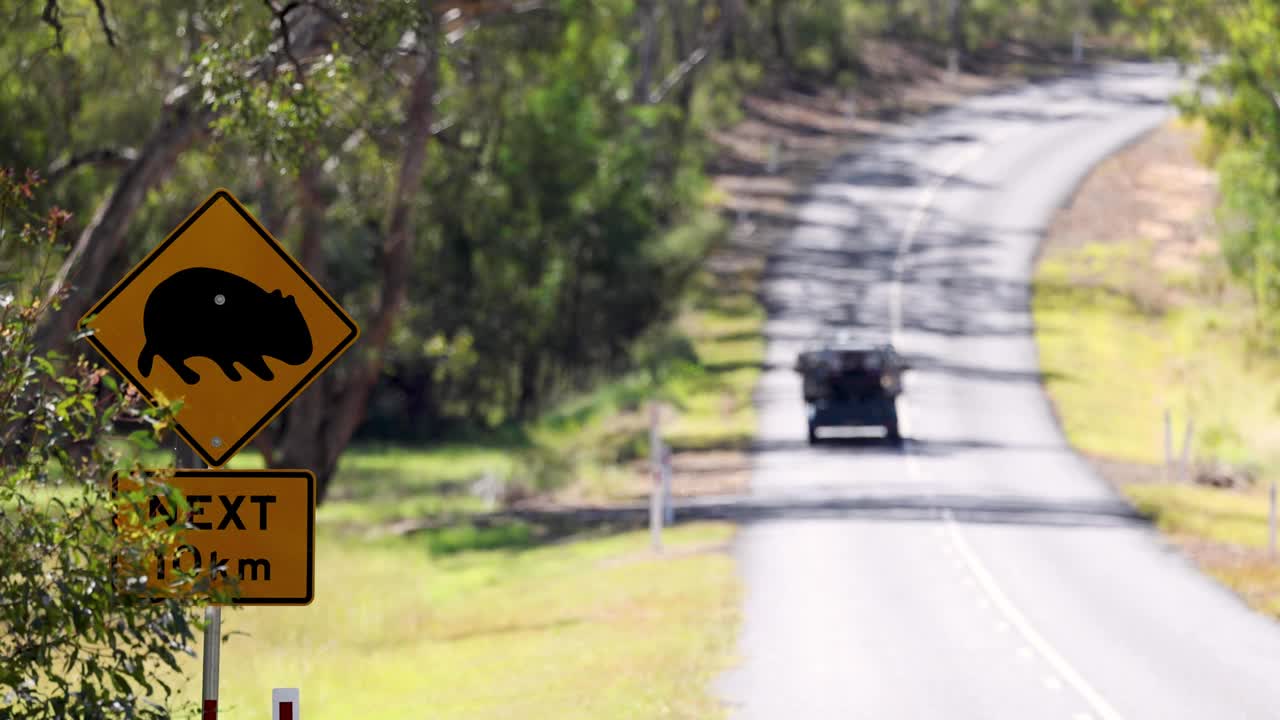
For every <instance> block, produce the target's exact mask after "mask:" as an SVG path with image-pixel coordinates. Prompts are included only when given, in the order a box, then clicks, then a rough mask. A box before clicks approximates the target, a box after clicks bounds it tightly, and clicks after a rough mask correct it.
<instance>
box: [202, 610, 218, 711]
mask: <svg viewBox="0 0 1280 720" xmlns="http://www.w3.org/2000/svg"><path fill="white" fill-rule="evenodd" d="M204 622H205V625H204V676H203V677H202V678H201V682H200V698H201V703H200V706H201V708H200V709H201V720H218V669H219V665H220V661H221V659H222V608H221V607H220V606H218V605H209V606H208V607H206V608H205V609H204Z"/></svg>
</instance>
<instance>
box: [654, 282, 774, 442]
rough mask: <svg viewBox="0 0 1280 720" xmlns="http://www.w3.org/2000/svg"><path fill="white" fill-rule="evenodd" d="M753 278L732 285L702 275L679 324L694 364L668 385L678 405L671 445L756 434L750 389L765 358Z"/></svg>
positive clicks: (761, 311) (668, 436)
mask: <svg viewBox="0 0 1280 720" xmlns="http://www.w3.org/2000/svg"><path fill="white" fill-rule="evenodd" d="M757 282H758V275H757V274H756V272H754V271H746V272H744V273H743V276H742V277H740V278H738V282H737V283H736V284H734V285H730V284H729V283H728V282H726V281H725V280H724V279H719V278H715V277H713V276H711V275H710V274H709V273H708V274H706V275H704V276H703V277H702V278H701V279H700V286H699V287H700V293H699V295H698V296H697V298H696V300H695V302H694V303H693V305H692V307H691V308H690V310H689V311H688V312H686V313H685V315H684V316H683V317H682V318H681V323H680V327H681V329H682V330H683V331H684V332H685V333H686V334H687V335H688V337H689V338H690V339H691V341H692V343H693V347H694V351H695V353H696V354H697V357H698V364H697V366H696V367H694V368H690V369H689V371H688V372H686V373H684V374H680V375H677V376H675V377H673V378H672V379H671V380H670V381H669V382H668V384H667V388H666V389H667V391H668V393H669V394H670V395H671V397H673V399H674V400H675V402H676V404H677V406H678V407H679V408H680V410H681V413H680V416H679V417H678V418H677V419H676V421H675V422H674V423H673V424H672V426H671V427H670V428H669V429H668V430H667V433H666V439H667V442H668V443H669V444H671V446H672V447H673V448H676V449H713V448H714V449H720V448H743V447H745V446H746V445H747V444H748V443H750V442H751V439H752V438H753V437H754V436H755V431H756V414H755V405H754V403H752V398H751V394H752V392H753V391H754V389H755V385H756V381H757V380H758V379H759V377H760V372H761V368H762V365H763V363H764V334H763V327H764V320H765V312H764V308H763V307H762V306H761V305H760V303H759V301H758V300H757V298H756V296H755V291H756V284H757Z"/></svg>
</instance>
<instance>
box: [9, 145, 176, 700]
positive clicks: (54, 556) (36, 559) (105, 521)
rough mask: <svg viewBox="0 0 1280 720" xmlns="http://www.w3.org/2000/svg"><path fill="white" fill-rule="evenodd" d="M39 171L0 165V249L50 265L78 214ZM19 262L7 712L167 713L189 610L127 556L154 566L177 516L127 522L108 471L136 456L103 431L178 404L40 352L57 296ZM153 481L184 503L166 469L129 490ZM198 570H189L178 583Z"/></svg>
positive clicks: (166, 415) (154, 426) (12, 297)
mask: <svg viewBox="0 0 1280 720" xmlns="http://www.w3.org/2000/svg"><path fill="white" fill-rule="evenodd" d="M40 184H41V181H40V179H39V177H38V176H37V175H35V174H34V173H30V172H28V173H26V174H25V175H23V176H19V175H17V174H15V173H13V172H12V171H11V170H0V249H2V250H3V251H4V252H3V254H2V255H0V257H4V258H14V257H18V258H22V259H23V261H24V262H33V263H35V266H36V267H42V268H47V267H48V266H47V265H46V264H45V263H43V259H45V258H46V257H47V256H48V255H49V253H50V251H51V250H52V249H53V248H54V247H55V246H56V243H57V233H58V229H59V228H60V227H62V226H63V225H64V224H65V223H66V222H67V221H68V220H69V219H70V218H69V216H68V214H67V213H66V212H64V211H62V210H60V209H58V208H56V207H53V208H51V209H49V210H48V211H47V212H46V213H44V214H36V213H35V212H33V211H32V210H31V204H32V202H33V201H34V199H35V191H36V189H37V188H39V186H40ZM14 270H15V268H14V267H12V266H9V267H6V268H5V277H4V279H3V280H0V338H2V341H0V715H3V716H4V717H15V718H63V717H72V716H74V717H83V718H115V717H142V718H149V717H154V718H160V717H168V714H169V709H168V708H167V707H166V705H167V704H168V701H169V700H170V697H169V695H170V687H169V686H168V685H166V684H165V683H164V682H163V681H162V680H160V679H159V677H158V671H159V669H160V665H161V664H163V665H167V666H169V667H170V668H176V667H178V665H177V662H178V660H177V656H178V655H180V654H183V653H188V654H189V653H190V643H191V641H192V639H193V632H192V623H193V620H194V617H193V614H192V612H193V611H192V610H191V609H190V608H189V607H188V606H187V605H186V604H184V603H179V602H177V601H175V600H172V599H169V600H165V599H163V598H156V602H151V600H149V599H148V598H147V597H146V593H144V592H142V591H141V590H142V588H141V587H140V585H141V583H140V582H139V580H140V578H139V577H138V576H137V575H135V574H132V573H130V572H127V569H128V568H136V567H145V565H146V560H147V559H149V558H151V557H152V555H153V553H155V552H158V551H162V550H164V549H166V548H168V547H169V546H170V545H171V544H172V542H173V540H174V538H173V533H174V532H176V531H177V529H176V528H175V529H174V530H170V529H168V527H167V526H165V525H164V524H163V523H162V522H161V523H159V524H155V523H153V524H150V525H138V526H137V527H136V528H135V532H134V533H132V535H131V536H130V537H128V538H127V539H124V538H123V537H122V536H118V535H117V533H116V531H115V528H114V527H113V525H112V514H111V509H112V507H113V503H114V502H116V501H115V500H113V498H112V495H111V488H110V484H109V483H108V482H107V478H109V477H110V476H111V474H112V472H113V471H114V470H127V469H128V468H125V467H123V466H122V465H121V463H120V461H119V456H118V454H117V453H116V452H114V451H113V450H112V449H111V448H110V447H108V446H107V445H106V444H104V443H103V442H102V440H103V439H104V438H105V437H107V436H108V435H109V434H111V433H112V432H113V430H114V429H115V428H116V427H117V424H118V423H119V422H121V421H129V422H131V423H133V424H138V423H140V422H144V421H145V422H149V423H150V424H151V429H146V430H139V431H138V432H139V433H140V436H141V438H148V439H149V438H150V437H151V436H152V435H153V434H159V433H162V432H163V431H164V430H165V428H166V427H167V426H168V424H169V423H171V421H172V415H171V412H168V411H144V410H142V409H141V408H140V407H139V398H138V397H137V395H136V393H135V392H134V391H133V389H132V388H128V389H125V388H121V387H119V386H118V385H117V383H116V381H115V380H114V379H113V378H112V377H111V376H110V375H108V374H107V373H106V372H105V371H104V370H100V369H97V368H96V367H94V366H93V365H90V364H89V363H88V362H87V361H86V360H85V359H83V358H70V357H65V356H62V355H58V354H56V353H41V352H39V351H38V350H37V348H36V345H35V343H34V340H33V331H34V328H35V326H36V324H37V323H38V322H39V319H40V315H41V314H42V313H45V312H49V311H54V312H56V311H57V309H58V302H59V300H60V299H59V298H57V297H55V298H53V302H52V303H48V302H46V301H45V300H44V293H43V290H44V282H43V281H45V280H47V277H45V276H44V275H42V274H40V273H36V274H30V273H15V272H14ZM153 495H154V496H161V497H164V498H166V501H167V502H169V503H172V504H173V506H176V507H182V506H183V505H184V503H183V499H182V498H181V496H179V495H176V494H175V493H173V492H172V491H171V490H169V489H168V487H167V486H165V485H162V484H159V483H158V482H149V483H144V484H143V485H142V486H141V488H140V490H139V491H137V492H134V493H125V494H123V495H122V496H121V497H120V500H121V501H124V502H128V503H142V502H145V499H146V498H148V497H149V496H153ZM113 560H118V561H119V563H120V565H119V567H118V568H115V567H113ZM170 577H172V574H171V576H170ZM197 582H198V579H197V578H195V577H194V575H192V574H179V577H178V578H176V579H175V580H174V581H173V583H172V584H171V585H170V587H169V589H170V590H172V591H174V592H177V593H184V592H187V591H189V590H193V589H195V587H196V583H197ZM126 591H128V592H126Z"/></svg>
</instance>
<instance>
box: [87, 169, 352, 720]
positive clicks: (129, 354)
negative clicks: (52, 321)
mask: <svg viewBox="0 0 1280 720" xmlns="http://www.w3.org/2000/svg"><path fill="white" fill-rule="evenodd" d="M80 327H81V329H82V330H84V331H85V337H87V339H88V340H89V342H90V344H92V345H93V347H94V349H95V350H97V351H98V352H99V353H100V354H101V355H102V357H103V358H104V359H105V360H106V361H107V363H108V364H109V365H111V367H112V368H114V369H115V370H116V372H118V373H119V374H120V375H121V376H123V377H124V378H125V380H127V381H128V382H129V383H131V384H132V385H133V387H135V388H137V390H138V392H139V393H140V394H141V395H142V396H143V397H144V398H146V400H147V401H148V402H150V403H151V404H153V405H160V404H163V403H164V401H177V400H180V401H182V406H181V411H180V412H178V413H177V415H176V417H175V419H174V423H175V428H176V430H177V433H178V435H179V436H181V437H182V439H183V440H184V441H186V444H187V445H188V446H189V447H190V449H191V450H193V451H194V452H195V454H196V455H198V456H199V458H200V459H201V460H203V461H204V463H207V465H209V466H211V467H212V468H214V469H195V468H193V467H192V465H195V464H197V463H195V462H193V461H191V460H189V459H188V457H189V456H188V455H187V453H185V452H183V449H182V448H179V449H178V450H179V452H178V457H177V463H176V464H177V467H178V470H177V471H176V472H175V474H174V477H173V480H172V481H171V482H172V484H173V485H174V486H175V487H176V489H178V490H180V491H181V492H182V493H183V494H184V497H185V500H186V505H187V507H188V509H187V512H186V514H185V516H183V517H179V515H180V513H178V512H177V511H176V508H172V507H169V505H168V504H167V502H166V500H165V498H163V497H162V496H160V495H156V496H153V497H151V498H150V499H149V502H148V504H147V506H146V507H145V508H139V507H134V508H132V509H131V510H128V511H124V510H123V509H121V508H118V509H117V510H118V511H117V515H116V526H117V528H118V529H126V528H127V526H128V523H131V522H145V521H144V520H143V518H144V517H146V518H148V519H149V520H154V519H156V518H158V517H163V518H164V520H163V521H164V522H166V523H167V524H168V525H169V526H170V527H175V526H177V525H178V524H179V523H181V524H182V527H181V529H180V530H179V531H178V533H177V542H176V543H175V545H174V546H173V547H172V548H171V549H170V550H169V551H168V552H167V553H166V552H161V553H157V554H156V557H154V559H153V561H152V562H150V565H149V567H145V568H138V569H137V570H138V571H139V572H143V573H144V574H145V576H146V577H147V578H148V582H147V587H148V589H149V590H152V591H155V590H160V591H162V592H163V591H165V590H166V588H167V587H168V586H167V585H166V583H165V579H166V576H167V575H172V574H174V573H175V572H177V571H184V572H190V571H196V573H197V575H202V576H203V575H207V578H203V577H202V579H207V580H208V587H209V588H210V590H211V591H217V590H220V589H226V585H224V584H222V582H223V581H231V580H232V579H234V586H235V587H234V590H235V592H234V594H233V595H231V599H230V600H229V601H228V602H229V603H230V604H236V605H306V604H309V603H310V602H311V601H312V598H313V597H314V590H313V589H314V577H313V576H314V568H315V554H314V548H315V499H316V496H315V491H316V481H315V476H314V475H312V474H311V472H309V471H307V470H256V471H231V470H221V469H218V468H221V467H222V466H224V465H225V464H226V463H227V462H228V461H230V460H231V458H232V457H233V456H234V455H235V454H236V453H237V452H239V451H240V450H241V449H242V448H243V447H244V446H245V445H247V444H248V443H249V442H250V441H252V440H253V438H254V437H255V436H256V435H257V434H258V433H259V432H261V431H262V429H263V428H264V427H266V425H267V424H268V423H270V422H271V420H272V419H274V418H275V417H276V416H277V415H279V414H280V413H281V412H283V411H284V409H285V408H286V407H287V406H288V405H289V403H291V402H293V400H294V399H295V398H296V397H297V396H298V395H299V394H300V393H301V392H302V391H303V390H305V389H306V388H307V386H308V385H310V384H311V383H312V382H313V381H315V379H316V378H317V377H318V376H319V375H320V374H321V373H322V372H324V371H325V370H326V369H327V368H328V367H329V366H330V365H332V364H333V363H334V362H335V361H336V360H337V359H338V356H340V355H341V354H342V353H344V352H346V350H347V349H348V348H350V347H351V345H352V344H354V343H355V341H356V339H357V338H358V337H359V336H360V328H359V327H358V326H357V325H356V323H355V321H354V320H352V319H351V317H350V316H349V315H347V313H346V312H345V311H344V310H343V309H342V308H341V307H340V306H339V305H338V304H337V302H335V301H334V299H333V298H332V297H330V296H329V294H328V293H327V292H325V291H324V289H323V288H321V287H320V285H319V284H318V283H316V281H315V279H314V278H312V277H311V276H310V275H309V274H308V273H307V271H306V270H304V269H303V268H302V266H301V265H300V264H299V263H298V262H297V261H296V260H294V259H293V257H291V256H290V255H289V253H288V252H286V251H285V249H284V247H283V246H281V245H280V243H279V242H277V241H276V239H275V238H273V237H272V236H271V234H270V233H268V232H267V231H266V229H265V228H263V227H262V225H261V224H260V223H259V222H258V221H257V219H256V218H254V217H253V215H252V214H251V213H250V212H249V211H248V209H246V208H245V206H244V205H242V204H241V203H240V201H239V200H237V199H236V198H235V197H234V196H233V195H232V194H231V193H230V192H229V191H227V190H221V189H219V190H217V191H215V192H214V193H213V194H212V195H210V196H209V198H208V199H207V200H205V202H204V203H203V204H201V205H200V206H199V207H198V208H197V209H196V210H195V211H194V212H192V213H191V215H189V216H188V217H187V219H186V220H184V221H183V222H182V224H181V225H179V226H178V227H177V228H176V229H174V230H173V231H172V232H171V233H169V235H168V237H166V238H165V240H164V241H163V242H162V243H160V245H158V246H157V247H156V248H155V249H153V250H152V251H151V252H150V253H148V254H147V256H146V257H145V258H143V260H142V261H141V262H140V263H138V265H137V266H135V267H134V268H133V269H132V270H130V271H129V272H128V274H126V275H125V276H124V278H123V279H122V280H120V282H118V283H116V285H115V287H113V288H112V289H111V290H110V291H109V292H108V293H107V294H106V296H104V297H103V298H102V299H100V300H99V301H98V302H97V303H96V304H95V305H94V306H93V307H92V308H90V310H89V312H88V313H86V314H85V316H84V317H83V318H81V319H80ZM138 487H139V483H138V478H136V477H134V476H132V475H128V474H126V475H121V474H117V475H116V476H115V477H113V478H112V488H113V492H117V493H118V492H119V491H121V490H122V489H137V488H138ZM135 575H136V573H135ZM223 596H224V597H225V594H223ZM220 602H222V601H221V600H220V599H218V598H215V597H211V598H210V604H209V606H208V607H206V608H205V631H204V668H203V670H204V672H203V677H202V683H201V714H202V717H203V719H204V720H216V718H217V716H218V671H219V661H220V659H221V658H220V656H221V641H222V609H221V607H220V604H219V603H220ZM293 699H294V700H293V703H292V704H291V703H282V704H281V705H280V707H281V708H283V707H288V708H290V710H289V715H288V717H284V716H278V717H277V719H276V720H297V718H298V713H297V691H296V690H295V691H294V694H293ZM278 711H279V708H277V714H278Z"/></svg>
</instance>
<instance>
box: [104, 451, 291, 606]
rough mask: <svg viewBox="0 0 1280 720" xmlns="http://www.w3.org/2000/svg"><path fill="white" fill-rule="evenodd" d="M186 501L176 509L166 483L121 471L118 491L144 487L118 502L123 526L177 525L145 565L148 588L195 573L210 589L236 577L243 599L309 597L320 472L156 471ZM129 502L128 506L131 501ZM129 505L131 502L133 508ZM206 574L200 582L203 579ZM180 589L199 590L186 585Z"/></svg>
mask: <svg viewBox="0 0 1280 720" xmlns="http://www.w3.org/2000/svg"><path fill="white" fill-rule="evenodd" d="M151 479H152V480H156V481H158V482H162V483H163V484H164V485H165V486H168V487H170V488H172V489H173V490H174V491H175V494H176V495H180V496H181V498H182V499H183V500H184V501H185V503H184V504H185V506H186V507H185V509H182V510H181V511H180V510H179V509H177V508H174V507H173V506H172V505H171V503H170V501H169V498H170V497H175V496H174V495H169V496H166V495H164V494H163V492H164V490H163V489H157V488H156V487H154V486H151V487H144V485H143V483H142V482H141V479H140V478H137V477H134V476H117V477H116V479H115V489H116V492H117V495H120V494H122V493H136V492H139V491H145V494H144V495H142V496H141V497H137V496H134V497H133V499H132V503H136V504H133V505H130V504H129V503H121V506H120V507H118V508H117V513H116V525H117V527H118V528H120V529H122V530H129V529H139V528H142V527H145V526H148V525H155V524H159V525H161V526H166V525H167V526H168V527H170V528H175V529H177V538H176V540H175V541H174V542H173V543H172V544H171V545H170V546H168V547H166V548H165V549H163V550H159V551H156V552H155V553H154V557H153V558H152V561H151V563H150V565H149V567H146V568H138V569H137V574H140V575H145V577H146V579H147V591H148V593H150V594H160V595H164V594H166V593H170V592H173V590H172V588H173V587H174V586H173V581H174V580H177V579H178V578H179V575H180V574H187V575H195V576H196V577H195V580H196V583H195V584H194V588H200V589H201V590H200V592H205V593H208V594H209V597H210V598H211V599H213V600H215V601H217V600H218V598H217V597H216V591H218V590H220V589H225V585H226V583H228V582H230V583H233V584H234V599H233V600H230V602H234V603H235V604H245V605H265V604H275V605H290V604H306V603H308V602H310V601H311V598H312V596H313V584H314V583H313V577H312V572H313V567H314V540H313V538H314V527H315V477H314V476H313V475H312V474H311V473H310V472H307V471H304V470H274V471H273V470H178V471H177V472H175V473H174V475H173V477H172V478H169V477H158V476H154V477H151ZM126 506H127V507H126ZM130 508H131V509H130ZM201 581H203V582H201ZM182 592H184V593H190V592H196V591H195V590H194V589H192V588H191V587H187V586H183V590H182Z"/></svg>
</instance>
